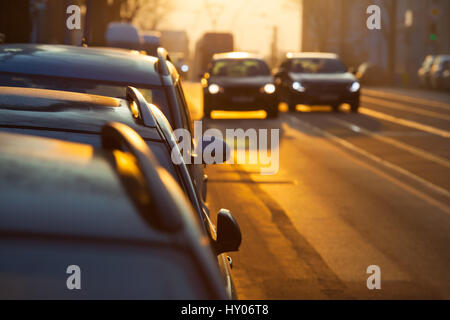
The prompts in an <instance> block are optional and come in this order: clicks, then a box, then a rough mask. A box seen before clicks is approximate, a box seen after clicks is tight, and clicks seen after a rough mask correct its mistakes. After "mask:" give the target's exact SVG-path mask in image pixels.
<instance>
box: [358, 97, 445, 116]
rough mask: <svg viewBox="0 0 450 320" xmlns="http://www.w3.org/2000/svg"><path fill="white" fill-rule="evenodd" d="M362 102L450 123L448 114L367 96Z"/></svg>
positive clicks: (362, 98)
mask: <svg viewBox="0 0 450 320" xmlns="http://www.w3.org/2000/svg"><path fill="white" fill-rule="evenodd" d="M361 101H362V102H363V103H364V102H366V103H372V104H376V105H378V106H381V107H382V108H388V109H395V110H402V111H407V112H412V113H416V114H420V115H424V116H427V117H430V118H435V119H439V120H447V121H450V116H448V115H446V114H443V113H439V112H434V111H428V110H423V109H420V108H417V107H411V106H408V105H405V104H400V103H396V102H391V101H387V100H382V99H377V98H369V97H365V96H362V97H361Z"/></svg>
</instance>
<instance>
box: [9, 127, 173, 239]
mask: <svg viewBox="0 0 450 320" xmlns="http://www.w3.org/2000/svg"><path fill="white" fill-rule="evenodd" d="M123 155H125V154H123ZM124 159H126V158H124ZM114 163H115V161H114V160H113V158H112V157H111V155H110V153H109V152H107V151H103V150H95V149H94V148H93V147H91V146H89V145H84V144H77V143H72V142H65V141H61V140H56V139H48V138H41V137H34V136H26V135H16V134H9V133H0V167H2V168H4V169H6V170H0V190H1V192H0V199H1V202H2V210H1V214H0V219H1V223H0V225H1V228H0V229H1V230H3V231H8V232H25V233H38V234H64V235H66V236H93V237H99V238H102V237H107V238H110V237H119V238H127V239H139V240H148V241H156V242H161V241H162V242H164V241H165V238H164V237H161V236H160V235H158V233H157V232H156V230H152V228H149V226H148V225H147V224H146V223H144V220H143V219H142V217H141V216H140V215H139V213H138V210H136V209H135V205H134V203H133V201H132V200H130V197H129V196H128V195H127V192H126V191H125V189H124V187H123V185H122V183H121V181H120V178H119V175H118V174H116V172H115V171H116V169H115V168H114ZM127 164H128V165H129V166H130V165H132V163H131V162H128V163H127ZM131 170H132V168H130V171H131ZM31 208H32V209H31Z"/></svg>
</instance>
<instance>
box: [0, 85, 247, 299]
mask: <svg viewBox="0 0 450 320" xmlns="http://www.w3.org/2000/svg"><path fill="white" fill-rule="evenodd" d="M110 122H118V123H122V124H125V125H127V126H128V127H130V128H132V129H133V130H135V131H136V132H137V133H138V134H139V135H140V136H141V137H142V139H143V140H144V141H145V143H146V144H147V147H148V148H149V149H150V151H151V152H152V153H153V154H154V155H155V157H156V159H157V161H158V162H159V164H160V165H161V166H163V167H164V168H165V170H166V171H167V172H168V173H169V174H170V175H171V176H172V178H173V179H174V181H176V182H177V183H178V185H179V186H180V187H181V188H182V190H183V191H184V193H185V195H186V196H187V198H188V199H189V201H190V205H191V206H192V207H193V208H194V212H195V213H196V217H197V218H196V219H197V222H198V223H199V225H200V226H201V229H202V231H203V234H204V235H205V237H207V239H209V242H210V244H211V246H212V247H213V248H214V252H215V254H216V255H217V257H218V260H217V261H218V264H219V266H220V270H221V271H222V275H223V279H224V283H226V288H227V292H228V293H229V294H230V297H233V296H235V290H234V286H233V281H232V280H231V272H230V264H229V261H228V258H227V257H226V256H225V255H224V253H225V252H231V251H237V250H238V249H239V246H240V243H241V232H240V229H239V226H238V225H237V223H236V222H235V220H234V218H233V217H232V215H231V214H230V213H229V212H228V211H225V210H222V211H221V212H219V214H218V224H219V223H220V221H222V225H224V223H225V226H226V227H227V228H226V229H225V230H223V229H221V227H220V226H219V225H218V231H217V234H216V230H215V227H214V225H213V224H212V222H211V220H210V217H209V215H210V214H209V209H208V207H207V206H206V204H205V203H204V200H203V199H204V195H202V194H201V192H200V190H199V188H198V187H197V186H196V185H195V180H194V178H193V177H192V170H191V169H190V168H189V167H188V166H187V165H186V164H185V163H184V162H183V161H181V162H180V163H179V164H175V163H174V162H173V161H172V155H173V154H175V155H176V154H179V156H180V157H181V154H180V150H179V148H178V146H177V141H176V139H175V136H174V134H173V132H172V130H171V128H170V124H169V123H168V121H167V119H165V117H164V115H163V114H162V112H161V111H160V110H159V109H158V108H157V107H156V106H154V105H151V104H148V103H147V102H146V101H145V99H144V98H143V97H142V95H141V94H140V93H139V91H137V90H136V89H135V88H131V87H130V88H128V90H127V94H126V100H121V99H116V98H111V97H102V96H93V95H88V94H80V93H72V92H64V91H54V90H44V89H29V88H28V89H27V88H11V87H0V131H3V132H8V133H14V134H28V135H34V136H41V137H45V138H55V139H60V140H65V141H69V142H75V143H84V144H89V145H92V146H94V147H97V148H98V147H101V141H102V140H101V139H102V137H101V132H102V127H103V126H104V125H105V124H108V123H110ZM23 148H26V146H23ZM223 221H225V222H223Z"/></svg>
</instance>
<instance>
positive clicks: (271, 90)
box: [264, 83, 276, 94]
mask: <svg viewBox="0 0 450 320" xmlns="http://www.w3.org/2000/svg"><path fill="white" fill-rule="evenodd" d="M275 90H276V88H275V86H274V85H273V84H271V83H268V84H266V85H265V86H264V92H265V93H267V94H272V93H275Z"/></svg>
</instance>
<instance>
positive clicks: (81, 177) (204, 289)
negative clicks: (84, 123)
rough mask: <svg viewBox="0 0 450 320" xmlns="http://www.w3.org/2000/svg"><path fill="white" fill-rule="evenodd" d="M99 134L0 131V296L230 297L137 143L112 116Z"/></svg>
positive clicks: (180, 206)
mask: <svg viewBox="0 0 450 320" xmlns="http://www.w3.org/2000/svg"><path fill="white" fill-rule="evenodd" d="M38 107H39V106H38ZM40 107H42V105H41V106H40ZM98 136H99V140H100V141H101V143H100V145H99V147H98V148H93V147H92V146H90V145H85V144H78V143H71V142H66V141H62V140H57V139H49V138H42V137H36V136H28V135H17V134H10V133H0V201H1V203H2V209H1V210H0V238H1V242H0V256H1V257H2V258H1V261H0V299H158V300H159V299H202V300H203V299H227V298H229V296H228V294H227V291H226V287H225V285H224V282H223V281H222V279H221V275H220V271H219V269H218V266H217V263H215V261H214V260H215V259H214V255H213V253H212V251H211V249H210V246H209V245H208V244H207V243H205V241H203V238H204V235H203V233H202V232H201V231H200V228H199V226H200V225H199V224H198V223H196V217H195V213H194V212H193V210H192V207H191V205H190V204H189V202H188V201H187V199H186V197H185V196H184V194H183V192H182V190H181V189H180V188H179V186H178V184H177V183H176V182H175V181H174V180H173V178H172V177H171V176H170V174H168V173H167V171H165V170H164V169H163V168H162V167H160V165H159V164H158V163H157V161H156V160H155V158H154V156H153V155H152V153H151V151H150V150H149V148H148V147H147V145H146V144H145V142H144V141H143V140H142V139H141V138H140V136H139V135H138V134H137V133H136V132H135V131H133V130H132V129H131V128H129V127H127V126H126V125H123V124H119V123H111V124H108V125H105V126H104V127H103V128H102V130H101V133H99V134H98ZM220 230H221V227H220V226H219V232H220ZM219 234H220V233H219Z"/></svg>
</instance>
